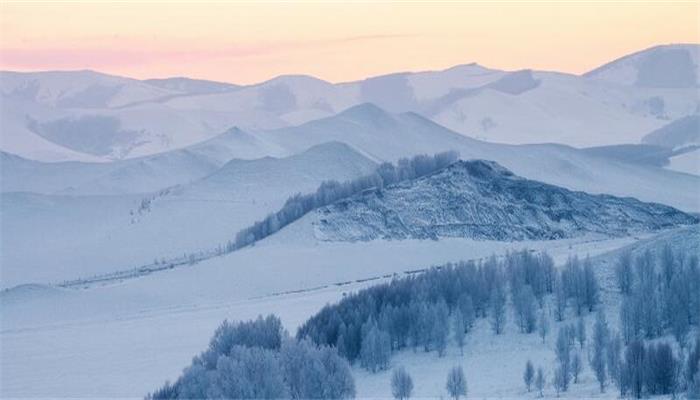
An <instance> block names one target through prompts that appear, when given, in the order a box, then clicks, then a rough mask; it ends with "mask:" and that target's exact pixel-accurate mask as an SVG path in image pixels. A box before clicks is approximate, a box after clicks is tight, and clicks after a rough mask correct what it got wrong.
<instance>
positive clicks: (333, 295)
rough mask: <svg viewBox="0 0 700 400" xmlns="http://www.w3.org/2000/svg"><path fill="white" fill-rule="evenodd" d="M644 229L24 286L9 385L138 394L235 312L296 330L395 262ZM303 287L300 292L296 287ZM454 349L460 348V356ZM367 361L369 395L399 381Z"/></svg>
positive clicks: (312, 252)
mask: <svg viewBox="0 0 700 400" xmlns="http://www.w3.org/2000/svg"><path fill="white" fill-rule="evenodd" d="M645 237H647V236H645ZM271 239H272V238H271ZM636 240H637V238H634V237H626V238H618V239H604V240H601V239H600V238H590V237H589V238H579V239H575V240H572V239H569V240H560V241H546V242H516V243H503V242H489V241H473V240H464V239H444V240H440V241H414V240H409V241H388V242H384V241H375V242H361V243H335V244H321V245H312V246H302V245H288V244H282V243H276V242H275V241H274V240H269V241H263V242H261V243H259V244H257V245H256V246H254V247H252V248H249V249H245V250H242V251H239V252H235V253H232V254H231V255H228V256H225V257H219V258H215V259H211V260H208V261H205V262H202V263H200V264H197V265H195V266H192V267H187V268H184V267H183V268H176V269H174V270H170V271H166V272H160V273H155V274H152V275H148V276H145V277H141V278H138V279H131V280H125V281H123V282H114V283H110V284H107V285H93V286H88V287H86V288H79V289H61V288H54V287H47V286H40V285H37V286H35V285H31V286H20V287H17V288H14V289H12V290H9V291H4V292H2V294H1V295H0V305H1V306H2V309H3V313H2V319H1V321H0V322H2V332H1V333H0V341H1V342H2V344H3V351H2V371H3V372H2V381H3V384H2V385H1V386H2V396H3V397H14V396H39V397H44V396H59V397H61V396H69V397H95V396H100V397H103V396H107V397H138V396H141V395H143V394H144V393H145V392H146V391H148V390H152V389H153V388H154V387H156V386H158V385H160V384H161V383H162V382H163V381H164V380H165V379H171V380H172V379H174V378H175V377H176V376H177V375H178V374H179V372H180V370H181V369H182V368H183V367H184V366H185V365H186V364H188V363H189V360H190V359H191V357H192V356H194V355H195V354H197V353H198V352H199V351H201V350H202V349H203V348H204V347H205V346H206V343H207V341H208V338H209V337H210V335H211V334H212V332H213V330H214V328H215V327H216V326H217V325H218V324H219V323H220V322H221V321H222V320H223V319H225V318H228V319H234V320H237V319H248V318H252V317H254V316H256V315H257V314H260V313H263V314H264V313H268V312H274V313H277V314H278V315H279V316H280V317H281V318H282V320H283V322H284V323H285V326H286V327H287V329H288V330H290V332H291V333H294V331H295V329H296V328H297V327H298V325H299V324H300V323H301V322H303V321H304V320H305V319H306V318H308V317H309V316H310V315H311V314H313V313H315V312H316V311H318V310H319V309H320V308H321V307H322V306H323V305H324V304H326V303H327V302H332V301H336V300H338V299H340V298H341V296H342V295H343V293H346V292H348V291H351V290H357V289H358V288H360V287H364V286H365V285H370V284H373V283H377V282H379V281H380V280H381V279H387V278H382V277H384V276H391V275H392V274H394V273H398V274H401V273H403V272H405V271H412V270H415V269H419V268H425V267H428V266H430V265H434V264H440V263H444V262H448V261H458V260H465V259H479V258H483V257H488V256H489V255H491V254H502V253H503V252H505V251H506V250H508V249H511V250H516V249H522V248H525V247H527V248H532V249H547V251H548V252H549V253H550V254H551V255H553V256H554V258H555V260H556V261H557V262H558V263H562V262H563V261H564V260H565V259H566V257H568V256H569V255H570V254H579V255H582V256H583V255H586V254H590V255H592V256H593V255H597V254H600V253H603V252H606V251H609V250H613V249H616V248H619V247H621V246H624V245H626V244H630V243H634V242H635V241H636ZM251 271H255V273H251ZM367 279H371V280H367ZM364 280H366V281H364ZM358 281H361V282H358ZM295 291H300V292H298V293H290V292H295ZM285 292H286V294H285ZM280 293H282V294H280ZM275 294H278V295H275ZM484 336H486V335H484ZM510 337H512V338H516V339H517V341H515V342H513V344H512V345H514V346H516V347H515V348H524V347H525V346H524V344H518V342H519V341H525V343H529V341H532V342H533V343H534V342H537V339H536V338H535V337H534V336H533V337H532V338H521V337H520V335H517V336H516V334H515V333H514V329H513V334H512V336H511V335H510V334H509V335H508V336H505V337H504V339H501V338H499V339H498V340H496V339H495V338H488V337H485V338H484V339H483V340H484V341H485V342H486V343H488V342H490V343H492V346H494V347H493V348H491V350H493V349H495V348H499V347H500V346H499V345H498V343H499V342H500V341H501V340H505V341H509V339H508V338H510ZM488 349H489V347H486V348H485V349H484V354H488V352H487V350H488ZM506 349H507V348H506ZM454 351H455V350H454V349H450V354H451V355H450V357H453V354H454ZM542 352H545V350H542ZM402 357H409V358H410V357H411V356H410V355H408V354H407V355H401V356H399V357H398V358H397V360H401V359H402ZM416 357H417V356H416ZM434 357H435V355H434V354H433V355H427V356H425V359H424V360H423V359H422V358H420V357H419V358H418V359H417V360H415V362H418V363H425V362H426V361H430V363H433V364H434V363H435V362H438V360H437V358H436V357H435V360H434V361H433V358H434ZM467 359H468V358H467ZM443 361H444V360H440V361H439V362H440V363H442V362H443ZM474 361H477V359H475V360H474ZM491 362H503V361H502V360H501V361H496V360H494V361H491ZM426 365H427V366H430V365H431V364H426ZM477 365H479V364H474V367H473V368H476V366H477ZM409 367H410V365H409ZM432 368H434V369H445V368H447V366H444V365H443V366H441V367H439V366H438V365H433V366H432ZM513 368H514V369H516V370H517V371H520V370H521V368H522V366H521V365H520V363H518V365H513ZM472 371H473V370H472ZM356 372H357V374H358V382H357V383H358V391H359V394H360V395H361V396H362V397H364V396H368V395H372V396H374V395H379V396H385V395H386V394H387V393H388V392H387V390H388V386H387V387H386V388H384V387H383V386H384V385H388V382H384V381H386V380H387V379H388V378H387V376H388V375H386V374H380V375H377V376H373V377H367V378H366V379H365V377H364V375H363V373H362V372H361V371H359V370H356ZM519 373H520V372H518V374H519ZM443 374H444V372H440V374H439V375H440V376H439V377H435V379H439V382H438V383H435V384H433V385H432V386H426V388H425V390H426V392H421V393H424V394H425V395H428V394H429V395H432V396H434V395H436V394H439V393H430V389H429V388H430V387H442V384H443V383H442V380H443V376H442V375H443ZM380 377H381V379H380ZM365 382H366V383H365ZM435 385H437V386H435ZM514 385H515V387H513V388H512V389H511V390H514V389H518V388H519V387H520V379H517V380H516V381H515V382H514ZM380 386H381V387H380ZM375 387H376V388H377V389H376V390H377V392H374V390H375V389H373V388H375ZM477 387H478V386H477ZM483 388H484V389H483V390H484V392H482V393H483V395H485V396H488V395H496V394H497V392H493V391H490V390H492V389H493V388H492V389H488V386H484V387H483ZM480 391H481V389H480ZM473 393H474V392H473Z"/></svg>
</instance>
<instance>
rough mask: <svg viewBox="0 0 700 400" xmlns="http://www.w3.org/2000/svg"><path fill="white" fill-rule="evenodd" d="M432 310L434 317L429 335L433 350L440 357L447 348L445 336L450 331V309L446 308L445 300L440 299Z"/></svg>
mask: <svg viewBox="0 0 700 400" xmlns="http://www.w3.org/2000/svg"><path fill="white" fill-rule="evenodd" d="M433 312H434V314H435V317H434V323H433V326H432V333H431V335H430V336H431V340H432V342H433V344H434V345H435V350H437V352H438V356H439V357H442V356H444V355H445V350H446V349H447V337H448V334H449V332H450V325H449V316H450V311H449V309H448V308H447V304H446V303H445V301H440V302H438V304H437V305H436V306H435V307H434V311H433Z"/></svg>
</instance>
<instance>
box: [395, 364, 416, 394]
mask: <svg viewBox="0 0 700 400" xmlns="http://www.w3.org/2000/svg"><path fill="white" fill-rule="evenodd" d="M412 392H413V379H411V375H409V374H408V372H407V371H406V369H405V368H404V367H399V368H396V369H394V372H393V373H392V374H391V394H392V395H393V396H394V398H395V399H397V400H405V399H408V398H409V397H411V393H412Z"/></svg>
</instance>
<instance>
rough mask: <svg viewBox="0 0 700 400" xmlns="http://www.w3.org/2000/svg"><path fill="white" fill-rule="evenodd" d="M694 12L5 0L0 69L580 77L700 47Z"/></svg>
mask: <svg viewBox="0 0 700 400" xmlns="http://www.w3.org/2000/svg"><path fill="white" fill-rule="evenodd" d="M699 4H700V3H698V2H682V3H669V2H664V3H649V2H639V3H612V4H606V3H588V4H586V3H580V2H574V3H561V2H560V3H554V2H533V3H522V2H520V3H515V2H514V3H499V2H496V3H481V2H476V3H474V2H471V3H454V2H439V3H435V2H432V3H427V2H425V3H422V2H418V3H416V2H400V3H396V2H394V3H391V2H358V1H355V2H340V3H338V2H333V3H329V2H326V3H319V2H301V3H289V2H262V3H261V2H257V3H254V2H214V3H207V2H175V3H165V2H152V3H144V2H93V3H85V2H80V3H77V2H75V3H74V2H30V3H15V2H7V1H4V2H2V3H1V4H0V69H3V70H19V71H29V70H65V69H95V70H98V71H102V72H107V73H113V74H118V75H125V76H131V77H135V78H154V77H167V76H188V77H193V78H204V79H212V80H219V81H227V82H233V83H241V84H249V83H255V82H260V81H263V80H266V79H269V78H272V77H274V76H277V75H282V74H308V75H313V76H316V77H318V78H321V79H326V80H329V81H332V82H340V81H350V80H356V79H362V78H365V77H368V76H374V75H380V74H384V73H390V72H397V71H417V70H432V69H443V68H448V67H451V66H454V65H457V64H464V63H468V62H478V63H479V64H482V65H485V66H488V67H492V68H501V69H506V70H515V69H522V68H534V69H544V70H557V71H563V72H571V73H582V72H585V71H587V70H590V69H592V68H595V67H597V66H599V65H600V64H602V63H604V62H607V61H611V60H613V59H615V58H617V57H620V56H622V55H625V54H628V53H631V52H634V51H638V50H642V49H644V48H647V47H651V46H654V45H658V44H667V43H698V42H699V41H700V38H699V36H700V26H699V25H700V15H699V13H700V5H699Z"/></svg>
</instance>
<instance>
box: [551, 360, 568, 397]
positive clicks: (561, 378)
mask: <svg viewBox="0 0 700 400" xmlns="http://www.w3.org/2000/svg"><path fill="white" fill-rule="evenodd" d="M569 379H570V378H569V375H568V372H567V371H565V370H564V368H562V366H561V365H559V366H557V367H556V368H555V369H554V378H553V380H552V386H554V390H555V391H556V392H557V397H559V393H561V392H566V391H567V390H568V388H569Z"/></svg>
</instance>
